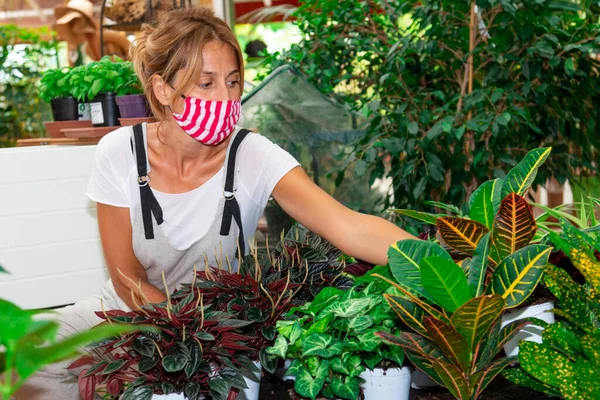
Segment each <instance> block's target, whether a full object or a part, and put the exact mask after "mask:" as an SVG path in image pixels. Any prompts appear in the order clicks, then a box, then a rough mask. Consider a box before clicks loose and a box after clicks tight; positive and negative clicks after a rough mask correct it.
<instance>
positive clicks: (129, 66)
mask: <svg viewBox="0 0 600 400" xmlns="http://www.w3.org/2000/svg"><path fill="white" fill-rule="evenodd" d="M116 64H117V67H119V68H118V69H119V79H118V81H117V83H116V88H117V96H125V95H130V94H144V90H143V89H142V82H140V78H138V76H137V74H136V73H135V69H134V68H133V63H132V62H131V61H121V62H117V63H116ZM120 82H122V83H120Z"/></svg>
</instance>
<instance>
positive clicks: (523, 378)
mask: <svg viewBox="0 0 600 400" xmlns="http://www.w3.org/2000/svg"><path fill="white" fill-rule="evenodd" d="M502 376H504V377H505V378H506V379H507V380H508V381H509V382H512V383H514V384H516V385H520V386H525V387H528V388H531V389H533V390H537V391H538V392H541V393H546V394H549V395H551V396H560V390H558V389H557V388H555V387H552V386H550V385H547V384H545V383H544V382H540V381H538V380H537V379H535V378H534V377H532V376H531V375H529V374H528V373H527V372H525V371H524V370H523V368H521V367H514V368H506V369H504V370H503V371H502Z"/></svg>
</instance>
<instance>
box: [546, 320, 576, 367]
mask: <svg viewBox="0 0 600 400" xmlns="http://www.w3.org/2000/svg"><path fill="white" fill-rule="evenodd" d="M542 340H543V342H544V343H546V344H547V345H548V346H550V347H552V348H553V349H557V350H559V351H560V352H561V353H563V354H565V355H566V356H567V357H569V358H571V359H576V358H577V357H578V356H579V354H580V353H581V352H582V349H581V343H580V341H579V337H577V334H575V333H574V332H573V331H572V330H571V329H570V328H569V326H567V325H566V324H565V323H564V322H562V321H557V322H556V323H554V324H550V325H549V326H548V327H546V328H545V329H544V332H543V333H542Z"/></svg>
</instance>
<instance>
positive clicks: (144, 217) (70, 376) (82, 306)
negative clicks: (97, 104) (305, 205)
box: [15, 124, 249, 400]
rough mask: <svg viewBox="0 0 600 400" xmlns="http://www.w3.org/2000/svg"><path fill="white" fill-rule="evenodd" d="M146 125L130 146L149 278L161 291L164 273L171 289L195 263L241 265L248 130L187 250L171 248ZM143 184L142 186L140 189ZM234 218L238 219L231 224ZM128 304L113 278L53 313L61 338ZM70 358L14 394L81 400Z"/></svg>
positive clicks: (188, 278) (38, 399) (138, 242)
mask: <svg viewBox="0 0 600 400" xmlns="http://www.w3.org/2000/svg"><path fill="white" fill-rule="evenodd" d="M145 128H146V126H145V124H144V125H143V126H142V125H136V126H135V127H134V128H133V130H132V132H131V150H132V152H133V155H134V159H135V162H136V166H137V172H138V177H137V180H136V181H135V182H131V184H132V185H134V186H135V188H132V192H131V193H135V192H136V191H137V192H139V195H138V196H131V198H132V202H131V204H130V213H131V223H132V246H133V252H134V254H135V256H136V257H137V259H138V260H139V262H140V263H141V264H142V265H143V266H144V268H145V270H146V274H147V276H148V282H150V283H151V284H152V285H154V286H156V287H157V288H159V289H160V290H163V291H164V290H165V287H164V284H163V279H162V273H163V271H164V273H165V281H166V282H167V286H168V289H169V291H170V292H173V290H175V289H176V288H177V287H178V286H179V285H180V284H182V283H190V282H192V279H193V275H194V265H195V266H196V268H197V269H198V270H203V269H204V267H205V263H206V262H208V265H209V266H213V267H218V266H223V267H224V268H227V267H228V266H227V260H229V261H230V263H231V266H232V268H233V269H234V270H237V261H236V260H237V256H238V242H239V249H240V251H241V252H240V253H239V254H242V255H245V254H246V248H247V247H248V246H247V245H246V243H245V239H244V235H243V228H242V221H241V214H240V208H239V204H238V202H237V200H236V199H235V171H236V165H235V161H236V154H237V150H238V148H239V146H240V144H241V143H242V141H243V140H244V139H245V138H246V136H247V135H248V134H249V131H247V130H244V129H242V130H239V131H237V132H235V133H234V134H233V135H232V138H231V140H230V141H229V145H228V148H227V153H226V156H225V168H226V170H225V174H224V179H223V198H221V199H220V200H219V207H218V210H219V211H218V212H217V215H215V218H214V220H213V221H212V224H211V226H210V228H209V230H208V232H206V234H205V235H204V236H203V237H202V238H201V239H200V240H198V241H196V242H195V243H193V244H192V245H191V246H190V247H189V248H187V249H185V250H178V249H175V248H173V246H172V245H171V243H170V242H169V240H168V239H167V237H166V236H165V235H164V233H163V231H162V229H161V228H160V225H161V224H162V223H163V222H164V218H163V215H162V209H161V208H160V205H159V204H158V201H157V200H156V198H155V197H154V194H153V193H152V189H151V188H150V180H149V178H148V172H149V170H150V168H149V167H150V165H149V162H148V159H147V156H146V154H148V144H147V143H148V142H147V135H146V129H145ZM138 188H139V189H138ZM233 222H235V224H234V223H233ZM102 307H104V309H105V310H113V309H120V310H125V311H130V308H129V307H128V306H127V305H126V304H125V303H124V302H123V300H122V299H121V298H120V297H119V296H118V295H117V293H116V291H115V288H114V285H113V283H112V280H111V279H109V280H108V282H107V283H106V285H105V286H104V288H103V289H102V290H101V291H100V293H99V294H97V295H94V296H90V297H88V298H86V299H84V300H81V301H78V302H77V303H75V304H74V305H72V306H67V307H63V308H61V309H57V310H55V311H56V314H54V315H53V316H50V317H53V318H56V319H58V320H59V321H60V325H61V326H60V330H59V333H58V336H59V338H60V339H61V340H62V339H64V338H66V337H68V336H72V335H73V334H75V333H77V332H81V331H83V330H86V329H89V328H91V327H93V326H95V325H97V324H99V323H101V322H102V321H103V320H102V319H101V318H99V317H97V316H96V315H95V312H96V311H100V310H101V309H102ZM71 362H72V361H65V362H60V363H56V364H53V365H50V366H48V367H46V368H45V369H44V370H42V371H40V372H39V373H37V374H36V375H34V376H32V377H31V378H29V379H28V381H27V382H26V383H25V385H24V386H23V387H22V388H21V389H20V390H19V391H18V392H17V393H16V394H15V398H16V399H17V400H79V399H80V396H79V390H78V387H77V376H76V373H77V371H68V370H67V369H66V367H67V366H68V365H69V364H70V363H71Z"/></svg>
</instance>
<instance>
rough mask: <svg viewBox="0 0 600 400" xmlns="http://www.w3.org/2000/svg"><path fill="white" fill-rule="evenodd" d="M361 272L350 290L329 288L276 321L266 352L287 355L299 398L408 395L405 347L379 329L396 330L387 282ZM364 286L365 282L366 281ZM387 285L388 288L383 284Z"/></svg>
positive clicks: (392, 333)
mask: <svg viewBox="0 0 600 400" xmlns="http://www.w3.org/2000/svg"><path fill="white" fill-rule="evenodd" d="M373 279H374V278H373V277H368V276H367V277H364V278H363V279H360V280H359V283H357V285H356V286H355V287H353V288H351V289H350V290H346V291H342V290H340V289H337V288H333V287H329V288H325V289H323V290H322V291H321V292H320V293H319V294H318V295H317V297H315V299H314V300H313V301H312V302H309V303H305V304H304V305H302V306H299V307H295V308H293V309H292V310H291V312H292V313H293V317H292V318H290V319H289V320H282V321H279V322H278V323H277V331H278V336H277V339H276V341H275V343H274V345H273V347H271V348H270V349H269V350H268V352H269V353H271V354H274V355H277V356H278V357H280V358H282V359H291V360H292V363H291V366H290V368H289V369H288V371H287V374H288V375H289V376H292V377H294V378H295V379H294V380H295V383H294V390H295V391H296V393H298V394H299V395H301V396H303V397H308V398H311V399H313V400H314V399H315V398H317V396H324V397H327V398H332V397H336V398H342V399H350V400H354V399H358V398H359V395H360V393H361V391H362V392H363V393H364V398H365V399H367V400H369V399H371V400H373V399H389V398H396V399H408V396H409V392H410V382H411V371H410V369H409V368H408V367H404V368H403V367H402V365H403V363H404V352H403V351H402V349H401V348H399V347H396V346H389V345H388V344H387V343H385V342H384V341H383V340H381V338H380V337H379V336H377V332H380V331H384V332H387V333H388V334H390V335H396V334H398V332H399V328H398V324H397V317H396V315H395V314H394V312H393V311H392V309H391V308H390V306H389V305H388V304H386V303H385V302H384V301H383V297H382V295H383V294H384V293H386V292H387V291H388V290H391V291H392V292H394V293H395V290H394V289H393V288H391V285H389V284H388V285H380V284H379V282H373ZM369 281H370V283H368V284H367V285H366V287H365V285H364V283H366V282H369ZM386 286H387V289H385V288H386Z"/></svg>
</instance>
